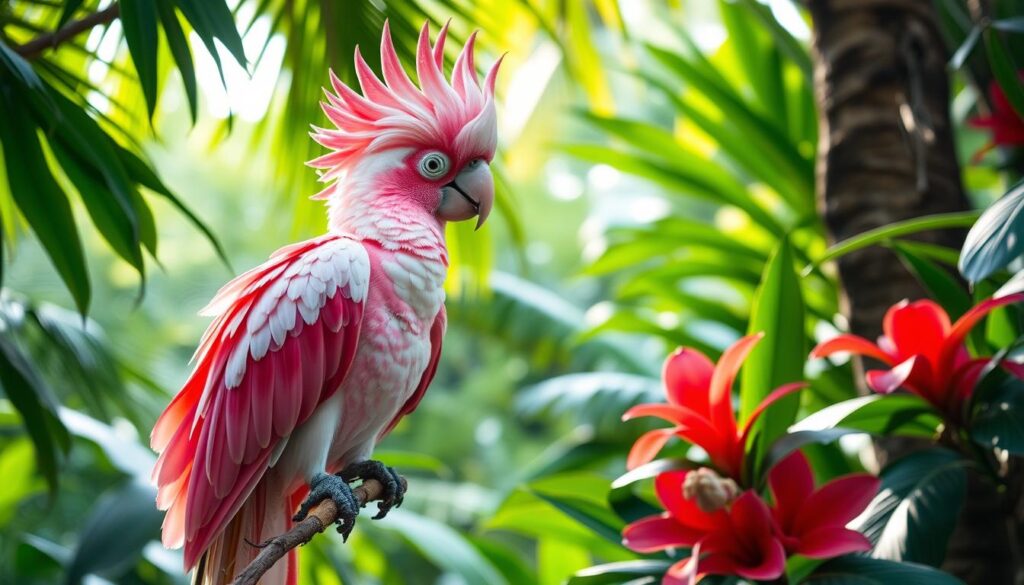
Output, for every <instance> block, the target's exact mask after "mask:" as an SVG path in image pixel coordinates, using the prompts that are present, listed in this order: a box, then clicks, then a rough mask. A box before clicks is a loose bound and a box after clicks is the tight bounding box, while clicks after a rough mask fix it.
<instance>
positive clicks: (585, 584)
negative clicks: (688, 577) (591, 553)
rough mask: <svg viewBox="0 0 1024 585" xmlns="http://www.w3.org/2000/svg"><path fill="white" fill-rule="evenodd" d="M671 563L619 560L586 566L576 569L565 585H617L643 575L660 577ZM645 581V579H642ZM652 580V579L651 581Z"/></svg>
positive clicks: (641, 577) (632, 580) (640, 577)
mask: <svg viewBox="0 0 1024 585" xmlns="http://www.w3.org/2000/svg"><path fill="white" fill-rule="evenodd" d="M671 565H672V563H671V562H670V561H620V562H618V563H607V564H604V565H597V566H594V567H588V568H586V569H583V570H582V571H577V572H576V574H575V575H573V576H572V577H570V578H569V580H568V581H567V582H566V585H618V584H620V583H626V582H630V583H632V582H634V581H636V580H638V579H643V578H644V577H661V576H662V575H664V574H665V572H666V571H668V568H669V567H670V566H671ZM643 582H644V583H646V582H647V581H643ZM652 582H653V581H652Z"/></svg>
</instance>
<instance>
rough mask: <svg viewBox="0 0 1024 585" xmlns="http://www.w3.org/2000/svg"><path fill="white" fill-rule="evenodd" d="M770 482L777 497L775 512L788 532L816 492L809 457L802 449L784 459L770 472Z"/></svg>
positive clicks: (783, 528)
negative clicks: (812, 494)
mask: <svg viewBox="0 0 1024 585" xmlns="http://www.w3.org/2000/svg"><path fill="white" fill-rule="evenodd" d="M768 483H769V485H770V486H771V489H772V497H773V498H775V508H774V509H775V514H776V517H777V518H778V519H779V523H780V524H782V530H783V532H784V533H788V532H789V531H790V530H791V529H792V527H793V524H794V522H796V516H797V514H798V513H799V512H800V508H802V507H803V505H804V502H806V501H807V498H809V497H810V495H811V493H813V492H814V474H813V473H812V472H811V466H810V465H809V464H808V463H807V458H806V457H804V454H803V453H801V452H800V451H796V452H794V453H793V454H792V455H790V456H789V457H786V458H785V459H783V460H782V461H781V462H780V463H779V464H778V465H776V466H775V467H773V468H772V470H771V471H770V472H769V473H768Z"/></svg>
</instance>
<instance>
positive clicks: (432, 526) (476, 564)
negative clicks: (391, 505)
mask: <svg viewBox="0 0 1024 585" xmlns="http://www.w3.org/2000/svg"><path fill="white" fill-rule="evenodd" d="M382 528H386V529H389V530H394V531H395V532H397V533H399V534H401V535H402V536H403V537H404V538H405V539H406V540H408V541H409V542H410V543H411V544H412V545H413V546H415V547H416V548H417V549H419V550H420V552H422V553H423V555H424V556H426V557H427V558H428V559H429V560H430V561H431V562H433V563H434V564H435V565H437V566H438V567H441V568H443V569H445V570H447V571H450V572H452V573H454V574H456V575H458V576H459V577H461V578H462V580H463V582H464V583H466V584H467V585H503V584H507V581H506V580H505V579H504V577H502V576H501V573H500V572H498V570H497V569H496V568H495V567H494V565H493V564H491V562H490V561H489V560H487V558H486V557H484V556H483V555H482V554H481V553H480V551H478V550H477V549H476V548H475V547H473V545H472V544H470V543H469V542H468V541H467V540H466V539H465V538H464V537H463V536H462V535H461V534H459V533H458V532H456V531H455V530H453V529H452V528H450V527H449V526H447V525H445V524H443V523H441V522H438V521H437V520H432V519H430V518H427V517H426V516H421V515H419V514H414V513H412V512H407V511H405V510H392V511H391V513H390V514H388V521H387V522H386V523H384V524H383V525H382Z"/></svg>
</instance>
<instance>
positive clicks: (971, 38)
mask: <svg viewBox="0 0 1024 585" xmlns="http://www.w3.org/2000/svg"><path fill="white" fill-rule="evenodd" d="M980 39H981V27H980V26H975V27H973V28H971V32H969V33H967V38H965V39H964V42H963V43H961V44H960V46H959V47H957V49H956V52H955V53H953V56H952V57H951V58H950V59H949V67H950V68H951V69H953V70H957V71H959V70H960V68H961V67H963V66H964V63H966V62H967V58H968V57H970V56H971V53H973V52H974V47H977V46H978V41H979V40H980Z"/></svg>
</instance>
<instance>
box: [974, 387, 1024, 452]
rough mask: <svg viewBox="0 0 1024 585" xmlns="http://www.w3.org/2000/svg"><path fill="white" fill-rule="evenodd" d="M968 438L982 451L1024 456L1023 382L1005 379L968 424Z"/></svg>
mask: <svg viewBox="0 0 1024 585" xmlns="http://www.w3.org/2000/svg"><path fill="white" fill-rule="evenodd" d="M971 438H972V439H974V440H975V441H977V442H978V443H979V444H981V445H984V446H986V447H996V448H999V449H1006V450H1007V451H1009V452H1010V453H1013V454H1015V455H1020V454H1024V382H1021V381H1020V380H1018V379H1017V378H1016V377H1013V376H1007V377H1006V379H1005V380H1003V383H1002V384H1000V385H999V387H998V388H997V389H996V390H995V392H994V393H993V394H992V396H990V397H989V398H988V399H987V400H985V401H984V403H983V404H980V405H979V406H978V411H977V413H976V414H975V417H974V421H973V422H972V424H971Z"/></svg>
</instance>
